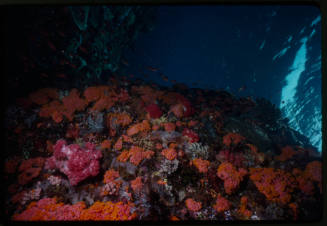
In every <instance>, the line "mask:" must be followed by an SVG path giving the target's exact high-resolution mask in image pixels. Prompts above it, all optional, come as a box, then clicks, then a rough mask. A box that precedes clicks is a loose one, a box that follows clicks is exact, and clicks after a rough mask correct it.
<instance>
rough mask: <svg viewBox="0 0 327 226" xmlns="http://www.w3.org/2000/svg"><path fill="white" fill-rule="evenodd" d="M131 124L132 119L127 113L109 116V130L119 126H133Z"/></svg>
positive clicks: (110, 114)
mask: <svg viewBox="0 0 327 226" xmlns="http://www.w3.org/2000/svg"><path fill="white" fill-rule="evenodd" d="M131 122H132V118H131V116H130V115H129V114H128V113H126V112H123V113H109V114H108V116H107V126H108V127H109V128H116V127H117V125H120V126H123V127H125V126H127V125H129V124H131Z"/></svg>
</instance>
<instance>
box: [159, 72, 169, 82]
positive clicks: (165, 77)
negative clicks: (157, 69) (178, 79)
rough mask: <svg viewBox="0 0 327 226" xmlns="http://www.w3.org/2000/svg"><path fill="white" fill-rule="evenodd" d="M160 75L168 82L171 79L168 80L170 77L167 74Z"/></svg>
mask: <svg viewBox="0 0 327 226" xmlns="http://www.w3.org/2000/svg"><path fill="white" fill-rule="evenodd" d="M160 76H161V78H162V79H163V80H164V81H166V82H168V81H169V80H168V77H167V76H165V75H164V74H161V75H160Z"/></svg>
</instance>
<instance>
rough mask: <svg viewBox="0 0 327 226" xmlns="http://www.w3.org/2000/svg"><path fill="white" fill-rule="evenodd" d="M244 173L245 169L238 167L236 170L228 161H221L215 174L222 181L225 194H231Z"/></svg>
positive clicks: (245, 172)
mask: <svg viewBox="0 0 327 226" xmlns="http://www.w3.org/2000/svg"><path fill="white" fill-rule="evenodd" d="M246 174H247V171H246V170H245V169H242V168H240V169H239V170H237V169H236V168H235V167H234V166H233V165H232V164H231V163H229V162H223V163H222V164H220V165H219V167H218V170H217V176H218V177H219V178H220V179H222V180H223V181H224V188H225V191H226V193H227V194H232V193H233V192H234V191H235V190H236V189H237V188H238V186H239V184H240V182H241V181H242V180H243V177H244V176H245V175H246Z"/></svg>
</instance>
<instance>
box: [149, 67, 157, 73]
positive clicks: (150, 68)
mask: <svg viewBox="0 0 327 226" xmlns="http://www.w3.org/2000/svg"><path fill="white" fill-rule="evenodd" d="M148 70H150V71H154V72H156V71H158V70H159V69H158V68H154V67H148Z"/></svg>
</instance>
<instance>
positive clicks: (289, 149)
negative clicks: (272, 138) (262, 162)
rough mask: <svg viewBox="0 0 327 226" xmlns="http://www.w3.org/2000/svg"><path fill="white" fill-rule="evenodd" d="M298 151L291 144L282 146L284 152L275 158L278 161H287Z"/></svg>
mask: <svg viewBox="0 0 327 226" xmlns="http://www.w3.org/2000/svg"><path fill="white" fill-rule="evenodd" d="M295 154H296V152H295V151H294V149H293V148H292V147H291V146H286V147H283V148H282V153H281V154H280V155H279V156H276V157H275V159H276V160H278V161H282V162H284V161H287V160H289V159H291V158H292V157H293V155H295Z"/></svg>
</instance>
